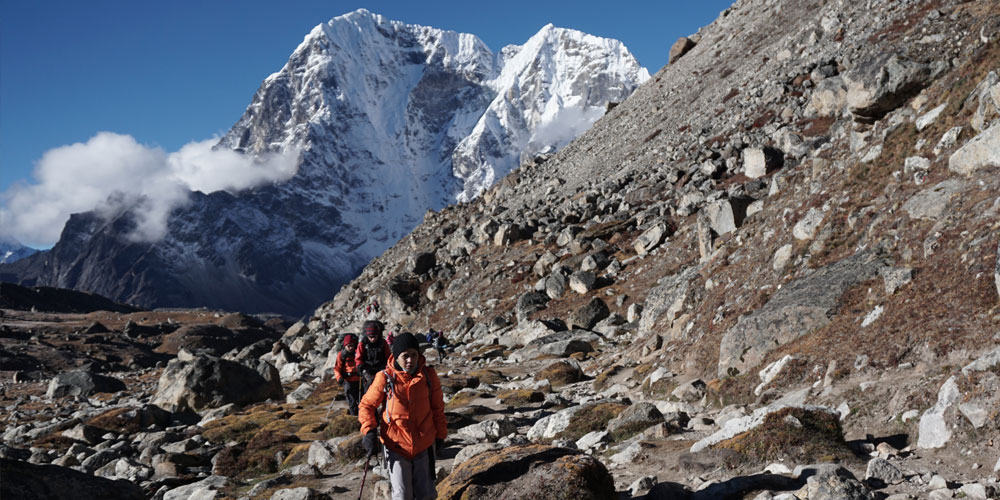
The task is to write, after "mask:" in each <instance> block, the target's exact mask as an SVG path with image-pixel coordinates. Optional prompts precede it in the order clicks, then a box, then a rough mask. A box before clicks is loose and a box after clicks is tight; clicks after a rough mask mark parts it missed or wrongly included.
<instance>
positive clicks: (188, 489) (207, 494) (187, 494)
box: [163, 476, 229, 500]
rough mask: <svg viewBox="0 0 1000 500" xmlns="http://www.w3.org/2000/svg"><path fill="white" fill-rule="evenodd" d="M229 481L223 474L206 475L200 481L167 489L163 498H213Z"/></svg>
mask: <svg viewBox="0 0 1000 500" xmlns="http://www.w3.org/2000/svg"><path fill="white" fill-rule="evenodd" d="M228 482H229V480H228V479H226V477H225V476H208V477H206V478H205V479H202V480H201V481H198V482H194V483H191V484H185V485H184V486H180V487H177V488H174V489H172V490H170V491H167V492H166V493H165V494H164V495H163V500H208V499H212V498H215V497H216V495H218V494H219V493H220V491H221V490H222V489H223V488H225V487H226V484H227V483H228Z"/></svg>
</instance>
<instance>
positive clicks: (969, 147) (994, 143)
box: [948, 122, 1000, 175]
mask: <svg viewBox="0 0 1000 500" xmlns="http://www.w3.org/2000/svg"><path fill="white" fill-rule="evenodd" d="M996 166H1000V122H998V123H996V124H994V125H993V126H992V127H990V128H988V129H986V130H984V131H982V132H980V133H979V135H977V136H975V137H973V138H972V139H971V140H969V142H967V143H965V145H964V146H962V147H961V148H958V151H955V152H954V153H952V155H951V156H950V157H949V158H948V170H951V171H952V172H955V173H956V174H961V175H972V174H974V173H975V172H977V171H979V170H981V169H983V168H986V167H996Z"/></svg>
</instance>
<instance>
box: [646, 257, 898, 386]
mask: <svg viewBox="0 0 1000 500" xmlns="http://www.w3.org/2000/svg"><path fill="white" fill-rule="evenodd" d="M884 267H886V264H885V263H884V262H883V261H882V259H881V258H879V257H878V256H877V255H876V254H874V253H871V252H859V253H857V254H855V255H854V256H852V257H848V258H846V259H844V260H841V261H839V262H836V263H833V264H830V265H827V266H825V267H823V268H821V269H819V270H817V271H815V272H813V273H811V274H809V275H808V276H805V277H802V278H799V279H797V280H794V281H792V282H789V283H788V284H786V285H785V286H783V287H781V289H780V290H778V291H777V292H775V293H774V295H772V296H771V299H770V300H768V302H767V303H766V304H764V305H763V306H762V307H760V308H758V309H757V310H755V311H753V312H751V313H750V314H747V315H745V316H742V317H741V318H739V319H738V320H737V322H736V325H734V326H733V327H732V328H730V329H729V330H727V331H726V333H725V334H724V335H723V337H722V343H721V344H720V346H719V367H718V373H719V376H726V375H730V374H734V373H746V372H747V371H748V370H750V369H752V368H753V367H755V366H757V365H758V364H760V362H761V361H762V360H763V359H764V356H765V355H766V354H767V353H768V352H771V350H773V349H774V348H775V347H777V346H779V345H783V344H786V343H788V342H791V341H792V340H795V339H797V338H799V337H801V336H802V335H805V334H807V333H809V332H811V331H814V330H816V329H818V328H820V327H822V326H824V325H826V324H828V323H829V322H830V313H831V311H832V310H833V308H835V307H836V306H837V302H838V300H839V299H840V296H841V295H843V293H844V292H846V291H847V290H848V289H849V288H851V287H853V286H855V285H857V284H858V283H861V282H864V281H867V280H869V279H871V278H873V277H875V276H877V275H878V273H879V271H880V270H881V269H882V268H884ZM643 316H645V314H644V315H643ZM643 320H645V317H644V318H643Z"/></svg>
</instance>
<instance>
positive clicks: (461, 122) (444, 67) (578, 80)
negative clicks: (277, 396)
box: [3, 9, 649, 314]
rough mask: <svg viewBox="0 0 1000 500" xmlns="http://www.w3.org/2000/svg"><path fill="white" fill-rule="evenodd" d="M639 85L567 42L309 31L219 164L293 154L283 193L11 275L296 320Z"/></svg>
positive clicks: (375, 26) (103, 220)
mask: <svg viewBox="0 0 1000 500" xmlns="http://www.w3.org/2000/svg"><path fill="white" fill-rule="evenodd" d="M648 78H649V75H648V73H647V71H646V70H645V69H644V68H642V67H640V66H639V65H638V63H637V62H636V60H635V58H633V57H632V56H631V54H629V52H628V50H627V49H626V48H625V47H624V46H623V45H622V44H621V42H618V41H615V40H609V39H603V38H598V37H594V36H591V35H587V34H585V33H581V32H578V31H574V30H568V29H562V28H556V27H554V26H551V25H548V26H545V27H544V28H542V29H541V30H540V31H539V32H538V33H537V34H536V35H534V36H533V37H531V39H529V40H528V41H527V42H526V43H525V44H524V45H521V46H507V47H504V48H503V49H502V50H500V51H499V52H498V53H493V52H491V51H490V49H489V48H488V47H486V45H485V44H484V43H483V42H482V41H481V40H479V39H478V38H477V37H475V36H474V35H470V34H461V33H456V32H452V31H444V30H439V29H434V28H429V27H425V26H417V25H409V24H404V23H402V22H397V21H391V20H388V19H385V18H384V17H382V16H379V15H376V14H373V13H370V12H368V11H366V10H363V9H362V10H358V11H355V12H351V13H348V14H346V15H343V16H340V17H336V18H334V19H332V20H331V21H329V22H327V23H324V24H321V25H319V26H317V27H315V28H314V29H313V30H312V31H311V32H310V33H309V34H308V35H307V36H306V37H305V39H304V40H303V42H302V43H301V44H300V45H299V46H298V48H296V49H295V51H294V52H293V54H292V55H291V57H290V58H289V60H288V63H286V64H285V66H284V67H283V68H282V69H281V70H280V71H279V72H277V73H274V74H272V75H271V76H269V77H267V79H265V80H264V82H263V84H262V85H261V87H260V89H258V91H257V92H256V94H255V95H254V97H253V100H252V102H251V103H250V105H249V106H248V107H247V109H246V111H245V112H244V114H243V116H242V117H241V118H240V119H239V121H238V122H237V123H236V125H234V126H233V128H232V129H231V130H230V131H229V132H228V133H227V134H226V135H225V136H224V137H223V138H222V139H221V141H220V142H219V144H218V146H217V147H220V148H231V149H235V150H237V151H242V152H244V153H246V154H262V153H266V152H274V151H282V150H288V149H290V148H296V149H298V150H299V151H301V154H300V158H299V166H298V171H297V173H296V174H295V175H294V176H293V177H292V178H291V179H289V180H288V181H286V182H284V183H281V184H276V185H268V186H265V187H258V188H254V189H252V190H249V191H244V192H241V193H236V194H233V193H228V192H215V193H209V194H203V193H194V194H193V195H192V197H191V200H190V203H188V204H187V205H185V206H183V207H181V208H178V209H176V210H175V211H174V212H173V213H172V214H171V216H170V218H169V220H168V223H167V225H168V228H169V232H168V234H167V236H166V237H165V238H164V239H163V240H161V241H158V242H156V243H142V242H135V241H132V240H130V239H129V238H128V237H127V234H128V231H129V230H130V228H132V227H134V224H135V221H134V217H135V216H134V214H131V213H130V212H128V211H124V212H121V213H119V214H118V215H117V216H115V217H110V218H108V217H106V216H105V217H98V216H96V215H94V214H81V215H77V216H74V217H73V218H72V219H71V220H70V222H68V223H67V225H66V227H65V228H64V231H63V234H62V237H61V239H60V242H59V243H58V244H57V245H56V247H55V248H53V250H52V251H50V252H46V253H44V254H41V255H38V256H36V257H34V258H32V259H28V260H26V261H22V262H20V263H18V265H17V266H16V268H13V267H11V268H7V269H4V270H3V272H4V275H9V274H11V273H13V274H16V276H17V277H18V279H19V280H21V281H22V282H26V283H35V284H46V285H55V286H61V287H68V288H78V289H83V290H87V291H93V292H96V293H101V294H102V295H106V296H109V297H112V298H114V299H116V300H119V301H125V302H131V303H135V304H139V305H146V306H209V307H224V308H227V309H236V310H243V311H251V312H253V311H277V312H287V313H295V314H300V313H304V312H306V311H309V310H311V309H312V308H314V307H315V306H316V305H317V304H318V303H319V302H321V301H322V300H325V299H328V298H329V297H332V296H333V294H334V293H336V291H337V290H338V289H339V287H340V286H341V285H342V284H343V283H346V282H347V281H348V280H350V279H351V278H353V277H354V276H355V275H356V274H357V272H358V271H359V270H360V269H361V268H362V267H363V266H364V265H365V264H366V263H367V262H368V261H369V260H370V259H371V258H373V257H374V256H376V255H379V254H381V253H382V252H383V251H384V250H385V249H387V248H388V247H389V246H391V245H392V244H393V243H395V242H396V241H397V240H398V239H399V238H400V237H402V236H403V235H405V234H406V233H408V232H409V231H410V230H412V229H413V227H415V226H416V225H417V223H418V222H419V221H420V220H421V218H422V217H423V215H424V213H425V212H426V211H427V210H439V209H441V208H443V207H444V206H446V205H448V204H450V203H454V202H456V201H463V200H469V199H472V198H474V197H475V196H476V195H478V194H479V193H480V192H482V190H483V189H485V188H486V187H489V185H490V184H492V183H493V182H494V181H496V180H498V179H500V178H502V177H503V176H504V175H506V173H508V172H510V171H511V170H512V169H514V168H516V167H517V165H518V164H519V162H520V160H521V158H522V157H528V156H531V155H533V154H534V153H536V152H539V151H545V150H551V149H555V148H558V147H560V146H562V145H564V144H566V143H567V142H569V140H571V139H572V138H573V137H575V136H576V135H578V134H580V133H582V132H583V131H584V130H586V129H587V128H588V127H589V126H590V125H591V124H592V123H593V122H594V121H596V120H597V119H598V118H599V117H600V116H601V115H602V114H603V112H604V110H605V109H606V106H607V103H609V102H619V101H622V100H624V99H625V98H626V97H627V96H628V95H629V94H630V93H631V92H632V91H633V90H634V89H635V88H636V87H637V86H638V85H639V84H641V83H642V82H644V81H645V80H646V79H648Z"/></svg>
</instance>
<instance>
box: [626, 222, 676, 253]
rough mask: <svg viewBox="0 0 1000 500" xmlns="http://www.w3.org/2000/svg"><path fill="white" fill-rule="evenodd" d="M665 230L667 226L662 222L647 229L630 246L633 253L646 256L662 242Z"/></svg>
mask: <svg viewBox="0 0 1000 500" xmlns="http://www.w3.org/2000/svg"><path fill="white" fill-rule="evenodd" d="M667 230H668V226H667V224H666V223H664V222H660V223H658V224H654V225H653V226H652V227H650V228H649V229H647V230H646V231H645V232H643V233H642V234H641V235H639V237H638V238H636V239H635V243H633V244H632V247H633V248H635V253H637V254H639V255H646V254H647V253H649V251H650V250H652V249H654V248H656V247H657V245H659V244H660V243H661V242H662V241H663V238H665V237H666V236H667Z"/></svg>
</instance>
